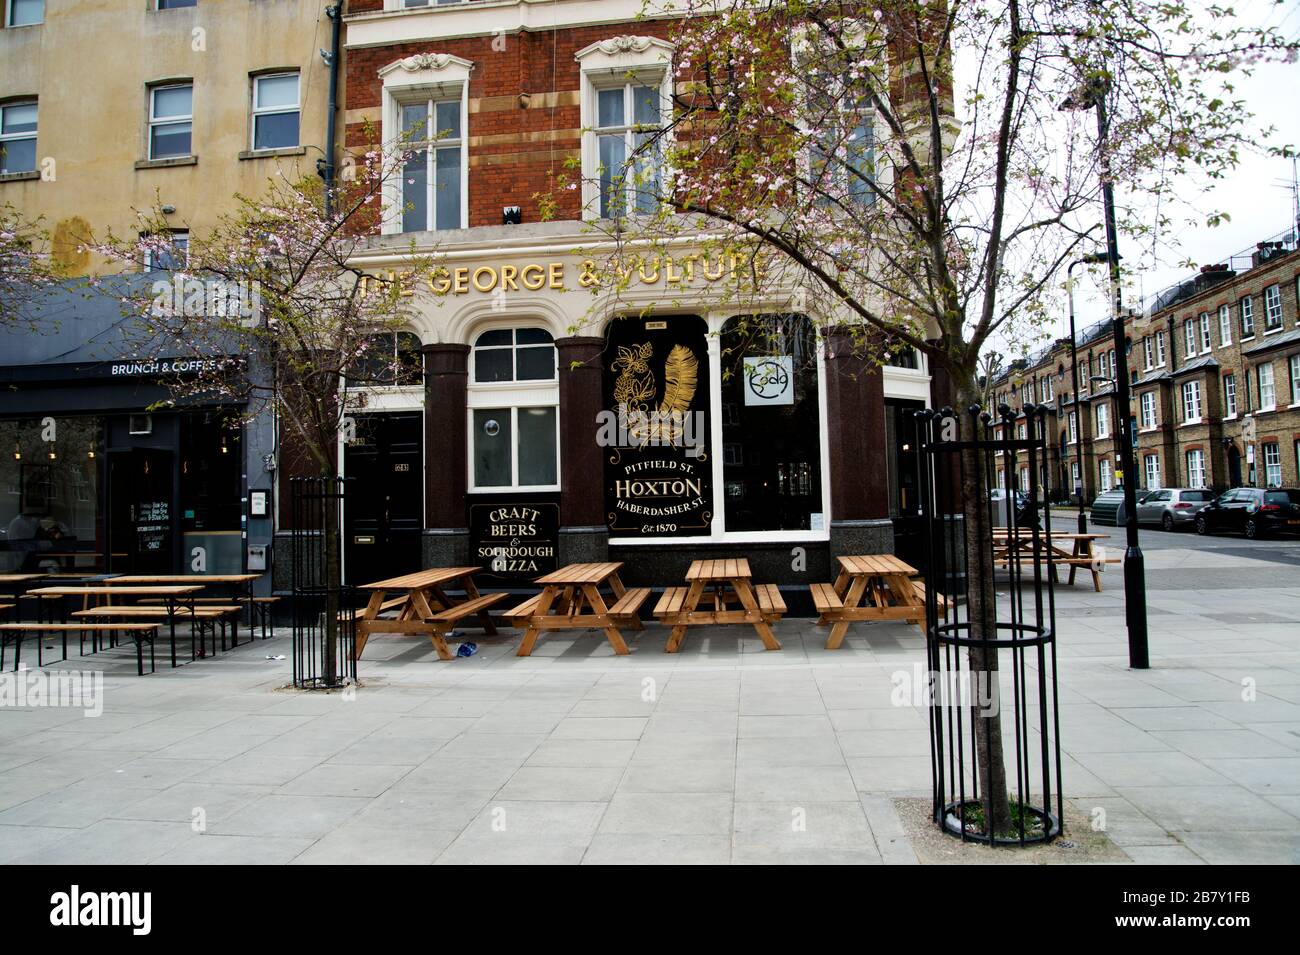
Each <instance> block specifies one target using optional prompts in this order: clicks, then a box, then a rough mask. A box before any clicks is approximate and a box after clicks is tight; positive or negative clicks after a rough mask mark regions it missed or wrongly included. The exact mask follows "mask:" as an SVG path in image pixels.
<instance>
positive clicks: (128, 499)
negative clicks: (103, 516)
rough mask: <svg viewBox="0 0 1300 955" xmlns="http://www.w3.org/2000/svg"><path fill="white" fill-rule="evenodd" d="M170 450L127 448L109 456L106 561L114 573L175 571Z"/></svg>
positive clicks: (174, 529)
mask: <svg viewBox="0 0 1300 955" xmlns="http://www.w3.org/2000/svg"><path fill="white" fill-rule="evenodd" d="M174 477H175V475H174V474H173V455H172V452H171V451H163V450H159V449H157V448H130V449H128V450H123V451H111V452H109V455H108V561H107V565H106V566H107V568H108V570H109V571H111V572H114V573H132V574H174V573H176V567H175V561H176V554H175V552H176V515H175V513H174V507H175V497H176V495H175V493H174V486H173V478H174Z"/></svg>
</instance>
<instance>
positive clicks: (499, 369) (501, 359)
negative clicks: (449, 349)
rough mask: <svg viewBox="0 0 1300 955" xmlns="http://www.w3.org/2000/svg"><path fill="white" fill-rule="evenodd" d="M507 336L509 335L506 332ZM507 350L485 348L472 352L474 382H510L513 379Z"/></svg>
mask: <svg viewBox="0 0 1300 955" xmlns="http://www.w3.org/2000/svg"><path fill="white" fill-rule="evenodd" d="M507 334H509V333H508V332H507ZM512 355H513V352H511V350H510V349H509V348H485V349H479V350H476V351H475V352H474V380H475V381H484V382H491V381H510V380H511V379H512V377H513V373H512V370H511V368H510V359H511V357H512Z"/></svg>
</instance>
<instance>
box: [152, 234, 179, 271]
mask: <svg viewBox="0 0 1300 955" xmlns="http://www.w3.org/2000/svg"><path fill="white" fill-rule="evenodd" d="M168 235H169V236H170V237H171V241H172V247H173V248H176V249H177V251H178V252H180V253H181V254H180V258H181V259H182V261H181V262H179V263H178V265H179V266H180V267H181V268H184V267H185V266H186V265H187V264H189V259H190V230H189V229H172V230H171V232H170V233H168ZM178 243H179V245H178ZM155 268H158V269H161V268H162V266H155V265H154V264H153V251H152V250H151V249H150V250H146V251H145V255H144V270H145V271H146V272H151V271H153V270H154V269H155Z"/></svg>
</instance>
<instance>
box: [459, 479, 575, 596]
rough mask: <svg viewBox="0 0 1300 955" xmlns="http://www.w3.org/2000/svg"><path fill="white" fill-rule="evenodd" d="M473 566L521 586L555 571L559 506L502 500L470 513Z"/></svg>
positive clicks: (474, 506) (474, 507)
mask: <svg viewBox="0 0 1300 955" xmlns="http://www.w3.org/2000/svg"><path fill="white" fill-rule="evenodd" d="M469 536H470V554H471V561H470V562H471V563H474V564H478V565H480V566H482V567H484V568H486V569H487V574H486V576H488V577H494V578H497V579H500V580H503V581H510V582H514V583H519V582H522V581H531V580H533V579H534V578H536V577H540V576H541V575H542V574H548V573H550V572H551V571H553V570H555V569H556V551H557V549H558V547H559V537H560V505H558V504H556V503H554V502H549V501H548V502H539V501H536V500H523V501H521V500H511V499H502V500H496V501H491V502H484V503H475V504H472V505H470V509H469Z"/></svg>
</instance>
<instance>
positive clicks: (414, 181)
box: [402, 150, 429, 232]
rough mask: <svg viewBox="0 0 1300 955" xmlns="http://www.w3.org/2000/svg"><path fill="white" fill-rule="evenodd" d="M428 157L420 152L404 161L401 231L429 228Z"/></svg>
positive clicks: (418, 230) (419, 230)
mask: <svg viewBox="0 0 1300 955" xmlns="http://www.w3.org/2000/svg"><path fill="white" fill-rule="evenodd" d="M427 162H428V155H427V154H426V153H425V152H424V151H423V150H421V151H420V152H418V153H416V154H415V155H414V156H412V157H411V158H410V159H408V160H407V161H406V166H405V167H404V169H403V171H402V231H403V232H423V231H424V230H425V229H427V228H429V196H428V193H427V192H426V188H427V186H428V172H427V170H426V163H427Z"/></svg>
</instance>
